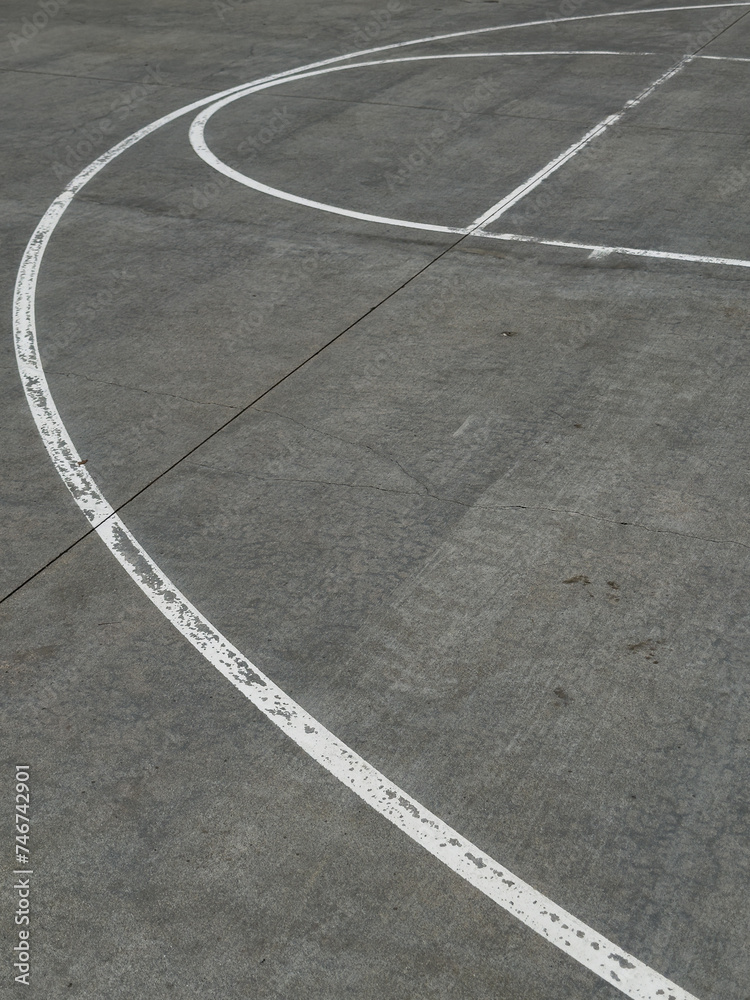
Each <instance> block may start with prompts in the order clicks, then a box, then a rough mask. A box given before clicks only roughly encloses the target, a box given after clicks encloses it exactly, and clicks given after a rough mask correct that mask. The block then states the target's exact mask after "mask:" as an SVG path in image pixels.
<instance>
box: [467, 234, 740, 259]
mask: <svg viewBox="0 0 750 1000" xmlns="http://www.w3.org/2000/svg"><path fill="white" fill-rule="evenodd" d="M471 235H472V236H482V237H484V239H488V240H508V241H511V242H514V243H537V244H539V245H541V246H545V247H568V248H570V249H572V250H590V251H591V252H592V254H596V255H597V256H598V257H607V256H609V254H611V253H621V254H626V255H627V256H629V257H656V258H658V259H660V260H683V261H687V262H688V263H692V264H723V265H725V266H728V267H750V260H743V259H742V258H740V257H707V256H701V255H700V254H694V253H676V252H673V251H670V250H640V249H638V247H617V246H612V247H609V246H600V245H599V244H597V243H575V242H572V241H570V242H569V241H566V240H548V239H545V238H544V237H541V236H522V235H521V234H519V233H485V232H482V233H472V234H471Z"/></svg>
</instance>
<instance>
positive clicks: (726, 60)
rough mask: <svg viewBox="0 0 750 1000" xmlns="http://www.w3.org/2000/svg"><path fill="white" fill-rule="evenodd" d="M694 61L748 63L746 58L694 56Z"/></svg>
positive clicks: (748, 59)
mask: <svg viewBox="0 0 750 1000" xmlns="http://www.w3.org/2000/svg"><path fill="white" fill-rule="evenodd" d="M694 58H695V59H717V60H718V61H719V62H750V58H748V57H747V56H695V57H694Z"/></svg>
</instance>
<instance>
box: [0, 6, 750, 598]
mask: <svg viewBox="0 0 750 1000" xmlns="http://www.w3.org/2000/svg"><path fill="white" fill-rule="evenodd" d="M748 14H750V11H745V12H744V13H743V14H740V16H739V17H738V18H737V19H736V20H735V21H732V23H731V24H729V25H727V27H726V28H724V29H723V30H722V31H720V32H719V33H718V34H717V35H716V36H715V37H714V38H712V39H711V41H710V42H706V43H705V45H701V46H700V47H699V48H697V49H696V50H695V52H693V53H692V55H696V54H697V53H698V52H701V51H702V50H703V49H705V48H706V46H708V45H710V44H712V43H713V42H715V41H716V39H717V38H719V37H720V36H721V35H723V34H724V33H725V32H726V31H729V29H730V28H733V27H735V25H737V24H738V23H739V22H740V21H741V20H742V19H743V18H744V17H747V15H748ZM471 235H472V234H471V233H465V234H464V235H462V236H460V237H459V238H458V239H457V240H455V241H454V242H453V243H451V244H450V245H449V246H447V247H446V248H445V249H444V250H442V251H441V252H440V253H439V254H438V255H437V256H436V257H434V258H433V259H432V260H431V261H430V262H429V263H427V264H425V266H424V267H422V268H420V269H419V270H418V271H417V272H416V273H415V274H413V275H412V276H411V277H410V278H407V279H406V281H404V282H403V284H401V285H399V286H398V288H396V289H394V290H393V291H392V292H389V293H388V295H386V296H384V297H383V298H382V299H381V300H380V302H377V303H376V304H375V305H374V306H372V307H371V308H370V309H368V310H367V311H366V312H365V313H363V314H362V315H361V316H360V317H359V318H358V319H356V320H354V321H353V322H352V323H350V324H349V326H347V327H346V328H345V329H343V330H341V332H340V333H337V334H336V336H335V337H332V338H331V339H330V340H329V341H328V342H327V343H325V344H323V346H322V347H319V348H318V350H317V351H315V352H313V354H311V355H310V356H309V357H308V358H306V359H305V360H304V361H302V362H301V363H300V364H298V365H297V366H296V367H295V368H292V370H291V371H289V372H287V374H286V375H284V376H282V378H280V379H278V381H276V382H274V384H273V385H271V386H269V388H268V389H266V390H265V391H264V392H262V393H261V394H260V395H259V396H257V397H256V398H255V399H254V400H252V402H250V403H248V404H247V406H245V407H243V408H242V409H241V410H239V411H238V412H237V413H235V414H234V415H233V416H231V417H230V418H229V420H227V421H225V422H224V423H223V424H222V425H221V426H220V427H217V428H216V430H215V431H212V432H211V433H210V434H209V435H208V436H207V437H206V438H204V439H203V441H201V442H199V443H198V444H197V445H195V446H194V447H193V448H191V449H190V450H189V451H187V452H185V454H184V455H183V456H182V457H181V458H178V459H177V461H176V462H173V463H172V465H170V466H169V467H168V468H166V469H164V470H163V471H162V472H160V473H159V475H158V476H155V477H154V478H153V479H152V480H151V481H150V482H149V483H147V484H146V485H145V486H143V487H142V488H141V489H140V490H138V492H137V493H134V494H133V496H132V497H130V499H129V500H125V501H124V502H123V503H122V504H120V506H119V507H116V508H115V509H114V514H119V512H120V511H121V510H124V508H125V507H127V505H128V504H129V503H131V502H132V501H133V500H136V499H137V498H138V497H139V496H141V494H142V493H145V492H146V490H147V489H149V488H150V487H151V486H153V485H154V483H156V482H158V481H159V480H160V479H162V478H163V477H164V476H166V475H167V473H169V472H171V471H172V470H173V469H175V468H176V467H177V466H178V465H179V464H180V463H181V462H183V461H184V460H185V459H186V458H188V457H189V456H190V455H192V454H194V453H195V452H196V451H198V449H199V448H202V447H203V445H204V444H206V443H207V442H208V441H210V440H211V439H212V438H214V437H215V436H216V435H217V434H219V433H220V432H221V431H223V430H224V429H225V428H226V427H228V426H229V424H231V423H234V421H235V420H237V419H238V418H239V417H241V416H242V415H243V414H244V413H247V411H248V410H250V409H252V408H253V406H255V405H256V403H259V402H260V401H261V399H264V398H265V397H266V396H268V395H269V394H270V393H271V392H273V391H274V389H277V388H278V387H279V386H280V385H281V384H282V383H284V382H286V380H287V379H289V378H291V377H292V375H294V374H296V373H297V372H298V371H300V369H302V368H304V367H305V365H307V364H308V363H309V362H310V361H313V360H314V359H315V358H316V357H317V356H318V355H319V354H322V353H323V351H325V350H326V349H327V348H328V347H330V346H331V345H332V344H334V343H335V342H336V341H337V340H339V339H340V338H341V337H343V336H344V334H345V333H348V332H349V331H350V330H352V329H353V328H354V327H355V326H357V325H358V324H359V323H361V322H362V320H364V319H366V318H367V317H368V316H370V315H371V314H372V313H374V312H375V311H376V310H377V309H379V308H380V306H382V305H384V304H385V303H386V302H388V301H389V300H390V299H392V298H393V297H394V296H395V295H398V293H399V292H400V291H403V289H404V288H406V286H407V285H409V284H411V282H412V281H414V280H415V279H416V278H418V277H419V276H420V275H421V274H424V272H425V271H427V270H428V268H430V267H432V266H433V264H436V263H437V262H438V261H439V260H441V259H442V258H443V257H444V256H445V255H446V254H448V253H450V252H451V250H454V249H455V248H456V247H457V246H458V245H459V244H460V243H462V242H463V241H464V240H465V239H467V238H468V237H469V236H471ZM453 502H455V503H460V501H453ZM462 506H467V507H469V506H471V505H470V504H463V505H462ZM566 513H570V514H576V513H577V512H576V511H568V512H566ZM110 516H111V515H110ZM580 516H582V517H586V516H589V517H596V515H585V514H583V515H580ZM108 520H109V518H105V520H104V521H102V524H104V523H106V521H108ZM599 520H606V518H599ZM619 523H621V524H623V525H624V524H627V523H628V522H619ZM100 526H101V525H100ZM633 527H641V526H640V525H633ZM95 530H96V529H95V528H90V529H89V530H88V531H86V532H85V533H84V534H83V535H81V536H80V537H79V538H77V539H76V540H75V541H74V542H72V543H71V544H70V545H69V546H67V548H65V549H63V551H62V552H60V553H58V554H57V555H56V556H54V557H53V558H52V559H50V560H49V562H48V563H46V564H45V565H44V566H42V567H41V569H38V570H36V572H35V573H32V574H31V576H29V577H27V579H26V580H24V581H23V582H22V583H19V584H18V586H17V587H14V589H13V590H11V591H10V593H8V594H6V595H5V597H3V598H0V604H4V603H5V601H7V600H8V598H10V597H12V596H13V595H14V594H16V593H17V592H18V591H19V590H21V589H22V588H23V587H25V586H26V584H27V583H30V582H31V581H32V580H34V579H35V578H36V577H37V576H39V575H40V574H41V573H43V572H44V571H45V570H46V569H48V568H49V567H50V566H52V565H53V564H54V563H56V562H57V560H58V559H60V558H62V556H64V555H66V554H67V553H68V552H70V551H71V549H73V548H75V546H76V545H78V544H79V542H82V541H84V539H86V538H88V537H89V535H92V534H94V532H95ZM644 530H647V531H649V530H650V531H656V532H660V533H669V534H680V532H669V531H667V530H666V529H660V528H651V529H649V528H646V529H644ZM685 537H695V538H698V537H699V536H691V535H686V536H685ZM704 540H705V541H714V542H716V541H718V540H717V539H704ZM734 544H737V545H742V546H743V547H745V548H750V546H747V545H745V543H743V542H736V543H734Z"/></svg>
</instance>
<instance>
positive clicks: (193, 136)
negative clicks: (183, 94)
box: [189, 49, 676, 236]
mask: <svg viewBox="0 0 750 1000" xmlns="http://www.w3.org/2000/svg"><path fill="white" fill-rule="evenodd" d="M651 55H654V53H652V52H618V51H612V50H603V49H593V50H582V51H570V50H566V51H555V50H554V49H544V50H539V51H529V52H460V53H451V54H448V55H446V54H440V55H429V56H400V57H397V58H395V59H369V60H367V61H364V62H355V63H348V64H347V65H345V66H326V67H324V68H322V69H315V70H311V71H308V72H304V73H295V74H294V75H292V76H286V77H283V78H282V79H274V80H264V81H262V82H260V83H257V84H253V85H248V86H247V87H246V89H244V90H240V91H237V90H235V91H234V92H233V93H231V94H227V95H225V96H222V97H221V99H220V100H218V101H216V102H215V103H214V104H211V105H209V106H208V107H207V108H204V109H203V110H202V111H201V112H200V113H199V114H198V115H196V117H195V119H194V120H193V123H192V124H191V126H190V133H189V134H190V144H191V146H192V147H193V149H194V150H195V152H196V153H197V155H198V156H199V157H200V158H201V159H202V160H203V161H204V162H205V163H207V164H208V165H209V166H210V167H213V169H214V170H216V171H217V172H218V173H220V174H223V175H224V176H225V177H228V178H230V180H233V181H236V182H237V183H238V184H244V185H245V187H249V188H252V189H253V190H255V191H260V192H261V193H262V194H267V195H270V196H271V197H272V198H279V199H280V200H282V201H290V202H292V203H293V204H295V205H304V206H305V207H306V208H314V209H317V210H318V211H319V212H328V213H329V214H332V215H343V216H346V217H347V218H349V219H360V220H361V221H363V222H376V223H379V224H380V225H386V226H401V227H403V228H405V229H421V230H424V231H427V232H434V233H454V234H457V235H459V236H465V235H466V234H467V233H469V232H472V231H473V230H475V229H477V227H480V226H482V225H486V224H489V223H490V222H492V221H494V219H495V218H497V216H498V215H500V214H502V213H501V212H500V211H496V210H497V209H498V208H499V207H501V206H502V205H505V202H506V201H508V199H507V198H506V199H504V200H503V202H501V203H500V205H495V206H493V208H492V209H490V211H489V212H487V213H485V215H482V216H481V217H480V218H479V219H477V220H476V221H475V222H473V223H472V224H471V225H470V226H467V227H465V228H456V227H451V226H438V225H433V224H432V223H427V222H413V221H410V220H407V219H395V218H391V217H389V216H384V215H373V214H371V213H367V212H358V211H356V210H354V209H350V208H342V207H341V206H339V205H331V204H329V203H327V202H323V201H315V200H313V199H312V198H304V197H303V196H302V195H297V194H292V192H290V191H282V190H281V188H276V187H271V185H269V184H264V183H263V182H262V181H259V180H256V178H254V177H250V176H248V175H247V174H243V173H241V172H240V171H239V170H235V168H234V167H230V166H229V164H228V163H225V162H224V161H223V160H220V159H219V157H218V156H217V155H216V154H215V153H214V152H213V150H212V149H210V147H209V145H208V143H207V142H206V135H205V130H206V124H207V123H208V121H209V120H210V119H211V118H212V117H213V116H214V115H215V114H216V113H217V111H221V109H222V108H225V107H227V105H229V104H232V103H233V102H234V101H238V100H240V99H241V98H243V97H248V96H249V95H250V94H255V93H258V91H261V90H268V89H270V88H271V87H279V86H281V85H282V84H285V83H294V82H295V81H297V80H307V79H309V78H311V77H316V76H324V75H327V74H328V73H341V72H343V71H345V70H353V69H360V68H363V67H372V66H387V65H391V64H393V63H411V62H427V61H434V60H442V59H488V58H498V57H508V56H511V57H514V56H525V57H529V56H651ZM674 72H676V70H675V71H674ZM670 75H672V74H671V73H670ZM665 78H666V76H665ZM660 82H661V78H660V79H659V80H658V81H656V84H652V85H651V87H650V88H649V90H648V93H651V90H652V89H653V88H654V86H656V85H658V83H660ZM640 99H641V98H640V95H639V98H638V99H637V100H636V102H629V103H628V105H627V108H628V109H629V108H630V107H631V106H634V103H639V101H640ZM623 113H624V112H623ZM610 117H611V116H610ZM620 117H621V115H618V116H616V118H613V121H615V120H619V118H620ZM608 124H610V120H609V119H606V120H605V122H604V123H600V124H599V125H597V126H595V127H594V129H592V130H591V132H589V133H587V134H586V135H585V136H584V137H583V139H580V140H578V142H576V143H575V144H574V146H573V147H571V150H568V151H566V153H564V154H562V156H561V157H557V158H556V160H555V161H553V162H554V164H555V166H554V167H553V168H550V165H549V164H548V165H547V167H544V168H542V171H541V172H540V174H539V179H537V175H535V176H534V177H533V178H531V180H530V181H526V182H525V184H523V185H521V188H518V189H516V191H514V192H512V194H511V195H509V196H508V198H510V199H512V200H511V201H510V202H509V203H508V204H507V205H505V208H503V209H502V210H503V211H505V210H507V208H510V206H511V205H512V204H515V203H516V201H519V200H520V198H522V197H524V196H525V195H526V194H528V192H529V191H531V190H533V188H534V187H536V185H537V184H538V183H541V180H543V179H544V178H545V177H547V176H549V174H550V173H552V172H553V169H557V167H558V166H561V165H562V163H564V162H566V161H567V160H569V159H570V158H571V157H572V156H574V155H575V153H577V152H578V151H579V149H582V148H583V146H585V145H586V144H587V143H588V142H589V141H590V140H591V139H593V138H594V137H595V136H596V135H599V134H600V133H601V132H603V131H604V130H605V129H606V127H607V125H608ZM558 161H559V162H558ZM519 192H521V193H519ZM479 235H481V233H480V234H479Z"/></svg>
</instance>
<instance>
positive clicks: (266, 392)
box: [0, 236, 466, 604]
mask: <svg viewBox="0 0 750 1000" xmlns="http://www.w3.org/2000/svg"><path fill="white" fill-rule="evenodd" d="M464 239H466V236H461V237H460V238H459V239H457V240H455V241H454V242H453V243H451V244H450V245H449V246H447V247H446V248H445V249H444V250H442V251H441V252H440V253H439V254H438V255H437V256H436V257H434V258H433V259H432V260H431V261H429V262H428V263H427V264H425V265H424V267H421V268H420V269H419V270H418V271H416V272H415V273H414V274H412V275H411V276H410V277H409V278H407V279H406V281H404V282H403V283H402V284H400V285H399V286H398V288H395V289H394V290H393V291H392V292H389V293H388V294H387V295H385V296H384V297H383V298H382V299H381V300H380V301H379V302H376V303H375V305H374V306H371V307H370V308H369V309H368V310H367V311H366V312H364V313H363V314H362V315H361V316H359V317H358V318H357V319H355V320H353V321H352V322H351V323H350V324H349V325H348V326H347V327H345V328H344V329H343V330H341V331H340V332H339V333H337V334H336V336H335V337H332V338H331V339H330V340H329V341H327V342H326V343H325V344H323V345H322V347H319V348H318V350H317V351H314V352H313V353H312V354H311V355H310V356H309V357H307V358H305V360H304V361H301V362H300V363H299V364H298V365H296V367H294V368H292V369H291V371H289V372H287V373H286V375H283V376H282V377H281V378H280V379H278V380H277V381H276V382H274V383H273V385H271V386H269V387H268V389H265V390H264V391H263V392H262V393H261V394H260V395H259V396H256V398H255V399H253V400H252V401H251V402H250V403H248V404H247V405H246V406H243V407H242V409H241V410H238V412H237V413H235V414H233V415H232V416H231V417H230V418H229V419H228V420H225V421H224V423H223V424H221V425H220V426H219V427H217V428H216V430H214V431H212V432H211V433H210V434H209V435H207V436H206V437H205V438H204V439H203V440H202V441H200V442H199V443H198V444H196V445H195V446H194V447H192V448H190V449H189V450H188V451H186V452H185V454H184V455H182V456H181V457H180V458H178V459H177V461H175V462H173V463H172V464H171V465H170V466H168V467H167V468H166V469H164V470H163V471H162V472H160V473H159V475H158V476H154V478H153V479H152V480H151V481H150V482H148V483H146V485H145V486H142V487H141V489H139V490H138V492H137V493H134V494H133V496H132V497H130V498H129V499H128V500H125V501H123V503H121V504H120V505H119V506H118V507H115V508H114V510H113V514H119V513H120V511H121V510H124V508H125V507H127V505H128V504H129V503H132V501H133V500H136V499H137V498H138V497H139V496H141V494H142V493H145V492H146V490H148V489H150V487H151V486H153V485H154V483H157V482H158V481H159V480H160V479H162V478H163V477H164V476H166V475H167V474H168V473H170V472H172V471H173V470H174V469H176V468H177V466H178V465H180V463H181V462H184V461H185V459H186V458H189V457H190V455H193V454H194V453H195V452H196V451H198V449H199V448H202V447H203V445H204V444H207V443H208V442H209V441H210V440H211V439H212V438H214V437H216V435H217V434H220V433H221V432H222V431H223V430H224V429H225V428H226V427H228V426H229V425H230V424H232V423H234V421H235V420H237V419H239V417H241V416H242V415H243V414H245V413H247V411H248V410H250V409H252V408H253V407H254V406H255V404H256V403H259V402H260V400H261V399H264V398H265V397H266V396H267V395H269V393H271V392H273V391H274V389H277V388H278V387H279V386H280V385H281V384H282V383H284V382H286V380H287V379H289V378H291V377H292V375H294V374H296V373H297V372H298V371H299V370H300V369H301V368H304V367H305V365H307V364H309V362H310V361H313V360H314V359H315V358H316V357H317V356H318V355H319V354H322V353H323V351H325V350H326V349H327V348H328V347H330V346H331V345H332V344H334V343H335V342H336V341H337V340H339V339H340V338H341V337H343V336H344V334H345V333H348V332H349V331H350V330H352V329H353V328H354V327H355V326H357V324H359V323H361V322H362V320H364V319H366V318H367V317H368V316H370V315H371V314H372V313H374V312H375V310H376V309H379V308H380V306H382V305H383V304H384V303H386V302H388V300H389V299H392V298H393V296H394V295H398V293H399V292H400V291H402V290H403V289H404V288H406V286H407V285H408V284H410V283H411V282H412V281H414V280H415V279H416V278H418V277H419V276H420V274H424V272H425V271H426V270H427V269H428V268H430V267H432V265H433V264H436V263H437V261H439V260H440V259H441V258H442V257H444V256H445V255H446V254H447V253H449V252H450V251H451V250H453V248H454V247H456V246H458V244H459V243H460V242H461V240H464ZM111 517H112V514H111V515H109V517H106V518H104V520H103V521H101V522H100V524H99V525H98V527H101V525H102V524H106V522H107V521H108V520H109V519H110V518H111ZM95 533H96V528H89V530H88V531H86V532H84V534H82V535H81V536H80V537H79V538H77V539H76V540H75V541H74V542H71V544H70V545H68V546H67V548H65V549H63V551H62V552H59V553H58V554H57V555H56V556H53V558H52V559H50V560H49V562H47V563H46V564H45V565H44V566H42V567H41V569H38V570H36V571H35V572H34V573H32V574H31V575H30V576H29V577H27V578H26V579H25V580H24V581H23V582H22V583H19V584H18V586H17V587H14V588H13V590H11V591H10V593H8V594H6V595H5V597H3V598H0V604H3V603H5V601H7V600H8V599H9V598H10V597H12V596H13V595H14V594H16V593H18V591H19V590H21V589H22V588H23V587H25V586H26V584H27V583H30V582H31V581H32V580H34V579H36V577H37V576H39V574H40V573H43V572H44V571H45V570H47V569H49V567H50V566H52V565H53V564H54V563H56V562H57V560H58V559H61V558H62V557H63V556H64V555H66V554H67V553H68V552H70V551H71V549H73V548H75V546H76V545H78V544H79V543H80V542H82V541H84V540H85V539H87V538H88V537H89V536H90V535H93V534H95Z"/></svg>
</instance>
